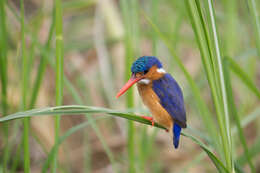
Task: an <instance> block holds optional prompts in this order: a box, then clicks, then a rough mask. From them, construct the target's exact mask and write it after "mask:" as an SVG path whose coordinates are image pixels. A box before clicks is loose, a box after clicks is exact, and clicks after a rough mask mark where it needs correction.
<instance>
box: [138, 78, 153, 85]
mask: <svg viewBox="0 0 260 173" xmlns="http://www.w3.org/2000/svg"><path fill="white" fill-rule="evenodd" d="M138 83H141V84H146V85H147V84H149V83H150V80H149V79H141V80H139V81H138Z"/></svg>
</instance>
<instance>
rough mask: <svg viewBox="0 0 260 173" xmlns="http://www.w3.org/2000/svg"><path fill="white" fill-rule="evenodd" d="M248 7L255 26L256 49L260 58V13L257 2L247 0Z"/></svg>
mask: <svg viewBox="0 0 260 173" xmlns="http://www.w3.org/2000/svg"><path fill="white" fill-rule="evenodd" d="M247 3H248V6H249V12H250V13H251V16H252V21H253V26H254V32H255V39H256V47H257V52H258V56H259V58H260V21H259V20H260V19H259V13H258V11H259V10H258V9H257V4H256V1H255V0H247Z"/></svg>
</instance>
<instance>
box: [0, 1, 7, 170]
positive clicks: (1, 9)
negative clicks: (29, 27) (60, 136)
mask: <svg viewBox="0 0 260 173" xmlns="http://www.w3.org/2000/svg"><path fill="white" fill-rule="evenodd" d="M5 17H6V16H5V0H2V1H1V2H0V80H1V86H2V87H1V100H2V105H1V106H2V110H3V115H4V116H5V115H7V79H8V78H7V44H6V43H7V31H6V22H5V21H6V20H5ZM3 132H4V158H3V171H4V172H7V164H8V159H9V147H8V122H6V123H4V124H3Z"/></svg>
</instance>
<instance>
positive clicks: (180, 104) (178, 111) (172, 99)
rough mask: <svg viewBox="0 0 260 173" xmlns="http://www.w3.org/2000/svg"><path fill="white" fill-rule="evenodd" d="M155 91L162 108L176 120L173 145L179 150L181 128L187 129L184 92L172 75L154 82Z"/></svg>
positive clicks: (166, 75)
mask: <svg viewBox="0 0 260 173" xmlns="http://www.w3.org/2000/svg"><path fill="white" fill-rule="evenodd" d="M152 87H153V91H154V92H155V93H156V95H157V96H158V97H159V99H160V103H161V105H162V107H163V108H164V109H165V110H166V111H167V112H168V113H169V114H170V116H171V117H172V118H173V120H174V125H173V129H172V131H173V135H174V136H173V144H174V147H175V148H178V145H179V138H180V134H181V128H186V126H187V125H186V111H185V107H184V101H183V95H182V90H181V88H180V87H179V85H178V83H177V82H176V81H175V79H174V78H173V77H172V76H171V75H170V74H168V73H167V74H165V75H164V76H163V77H162V78H160V79H158V80H154V81H153V85H152Z"/></svg>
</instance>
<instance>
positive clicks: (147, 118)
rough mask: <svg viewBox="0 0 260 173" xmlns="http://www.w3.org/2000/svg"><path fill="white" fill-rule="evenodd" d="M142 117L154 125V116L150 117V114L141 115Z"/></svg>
mask: <svg viewBox="0 0 260 173" xmlns="http://www.w3.org/2000/svg"><path fill="white" fill-rule="evenodd" d="M141 117H142V118H144V119H146V120H149V121H151V123H152V126H154V120H153V117H149V116H141Z"/></svg>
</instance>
